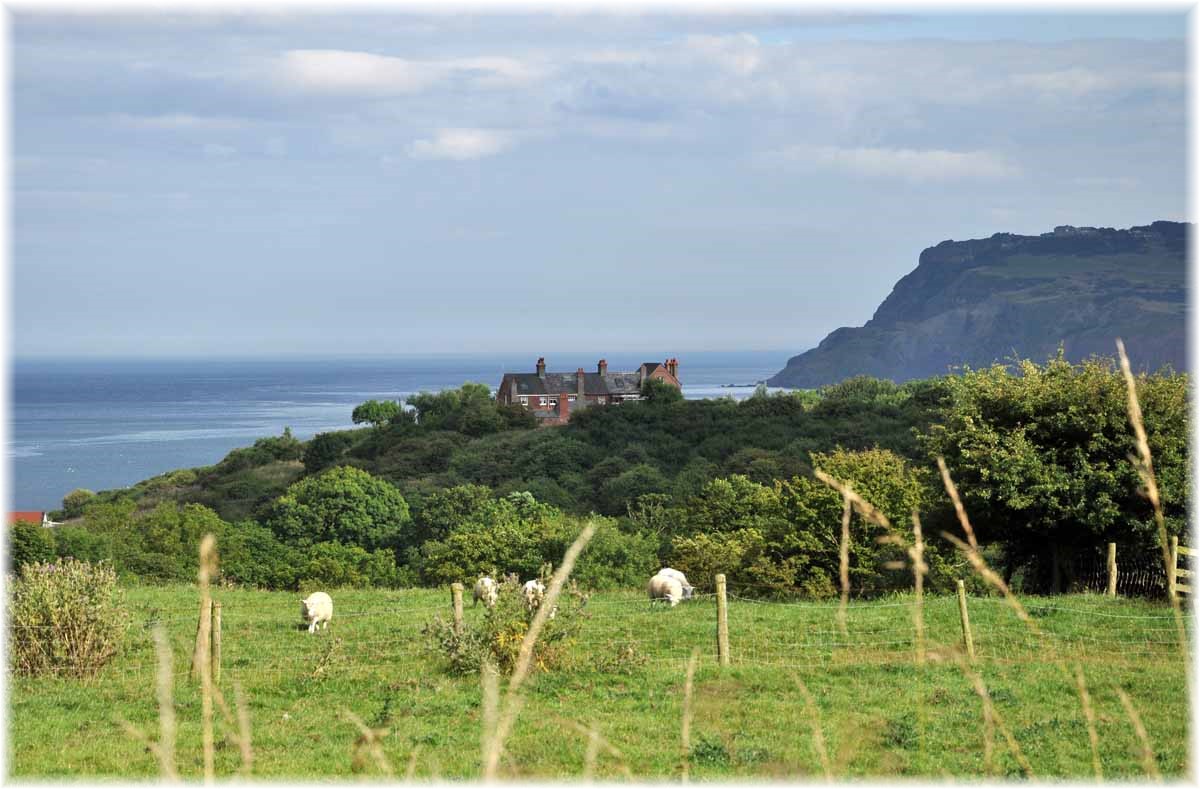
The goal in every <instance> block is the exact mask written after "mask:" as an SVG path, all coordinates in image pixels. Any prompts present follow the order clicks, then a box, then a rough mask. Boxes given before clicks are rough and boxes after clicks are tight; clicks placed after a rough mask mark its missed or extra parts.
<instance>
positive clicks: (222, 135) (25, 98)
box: [11, 10, 1186, 358]
mask: <svg viewBox="0 0 1200 789" xmlns="http://www.w3.org/2000/svg"><path fill="white" fill-rule="evenodd" d="M11 29H12V41H11V47H12V55H13V67H12V75H13V90H12V112H13V137H12V148H13V163H12V165H13V166H12V174H13V223H12V229H13V255H12V262H13V272H12V273H13V276H12V289H11V295H12V298H13V302H14V308H13V335H12V337H13V345H14V349H15V352H16V353H17V355H18V356H25V355H40V354H49V355H102V354H114V355H212V354H218V355H220V354H236V355H272V354H296V353H308V354H321V355H328V354H337V353H351V352H353V353H364V354H390V353H396V354H402V353H440V352H455V351H457V352H468V353H478V352H485V353H487V352H500V351H505V352H510V351H511V352H527V351H528V352H545V353H552V352H556V351H557V352H561V351H572V350H577V349H588V350H597V351H605V350H607V351H608V352H612V353H615V352H618V351H634V350H643V349H644V350H647V351H650V350H653V351H654V352H655V353H656V354H658V355H661V354H662V353H664V352H672V353H678V352H685V351H688V350H738V349H781V350H787V351H794V352H799V351H802V350H805V349H807V348H809V347H811V346H813V345H814V344H816V343H817V342H818V341H819V340H820V339H821V338H822V337H823V336H824V335H825V334H827V333H828V332H829V331H831V330H833V329H835V328H837V327H839V326H846V325H861V324H862V323H864V322H865V321H866V320H868V319H869V318H870V317H871V314H872V312H873V311H874V308H875V307H876V306H877V305H878V304H879V302H880V301H882V300H883V298H884V297H885V296H886V295H887V294H888V292H889V291H890V290H891V287H892V285H893V284H894V283H895V281H896V280H897V279H899V278H900V277H901V276H903V275H904V274H906V273H907V272H909V271H910V270H912V269H913V268H914V267H915V266H916V263H917V256H918V255H919V253H920V251H921V250H922V249H923V248H925V247H928V246H932V245H934V244H936V243H938V242H939V241H942V240H944V239H948V238H953V239H964V238H972V237H980V236H988V235H991V234H992V233H995V232H1001V231H1003V232H1017V233H1039V232H1044V231H1048V230H1050V229H1051V228H1052V227H1053V226H1055V225H1060V224H1076V225H1103V226H1116V227H1127V226H1130V225H1133V224H1146V223H1149V222H1151V221H1153V220H1156V219H1174V220H1182V219H1184V213H1185V198H1186V173H1185V163H1186V137H1185V135H1186V129H1185V120H1186V118H1185V101H1184V99H1185V94H1186V85H1185V78H1186V47H1185V34H1186V17H1185V15H1184V14H1183V13H1170V14H1167V13H1157V14H1146V15H1121V14H1115V13H1112V12H1106V13H1104V14H1091V15H1088V14H1078V13H1075V14H1062V13H1059V14H1052V15H1043V16H1031V15H1028V14H1026V15H1017V14H992V15H979V14H976V15H969V16H967V15H959V16H952V15H946V14H940V15H938V14H929V13H914V14H904V13H895V12H892V13H888V14H854V15H835V14H812V13H808V14H805V13H791V14H789V13H783V12H779V11H775V12H771V13H762V14H743V15H724V16H714V15H707V16H699V15H697V16H686V15H682V14H678V13H660V14H637V13H631V12H625V13H622V14H620V15H611V16H599V15H590V16H588V15H583V14H581V13H560V14H550V13H540V14H533V13H527V14H490V15H479V14H477V15H424V16H423V15H419V14H414V13H402V12H401V11H399V10H398V11H396V12H394V13H384V12H377V13H373V14H369V15H368V14H356V15H350V14H340V15H328V14H326V15H320V14H315V13H300V12H298V11H290V12H273V13H266V12H264V11H257V12H254V13H247V14H236V15H235V14H223V15H215V14H214V15H191V16H189V15H180V14H164V13H143V14H140V15H137V16H124V17H122V16H115V15H111V14H109V15H102V16H85V15H80V14H74V15H70V16H63V15H51V14H31V13H20V14H15V15H14V16H13V21H12V25H11ZM655 358H657V357H655Z"/></svg>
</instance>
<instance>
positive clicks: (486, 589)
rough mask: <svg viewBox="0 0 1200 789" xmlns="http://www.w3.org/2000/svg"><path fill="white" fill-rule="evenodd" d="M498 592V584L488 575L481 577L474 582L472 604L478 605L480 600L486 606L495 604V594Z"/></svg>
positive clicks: (489, 606)
mask: <svg viewBox="0 0 1200 789" xmlns="http://www.w3.org/2000/svg"><path fill="white" fill-rule="evenodd" d="M498 592H499V586H497V585H496V582H495V581H493V580H492V579H491V578H490V577H488V576H486V575H485V576H483V577H481V578H480V579H479V580H478V581H476V582H475V593H474V594H475V602H474V603H472V605H479V601H480V600H482V601H483V604H484V605H485V606H487V607H488V608H491V607H493V606H494V605H496V595H497V593H498Z"/></svg>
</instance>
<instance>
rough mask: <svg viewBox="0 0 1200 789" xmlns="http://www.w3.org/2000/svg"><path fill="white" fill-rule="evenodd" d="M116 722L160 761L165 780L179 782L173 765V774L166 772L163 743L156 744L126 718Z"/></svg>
mask: <svg viewBox="0 0 1200 789" xmlns="http://www.w3.org/2000/svg"><path fill="white" fill-rule="evenodd" d="M115 720H116V722H117V724H118V725H120V727H121V728H122V729H124V730H125V733H126V734H128V735H129V736H130V737H132V738H133V739H135V740H137V741H138V742H140V743H141V744H142V745H144V746H145V747H146V750H148V751H150V753H152V754H154V755H155V757H156V758H157V759H158V763H159V769H160V770H161V771H162V777H163V778H164V779H167V780H170V781H178V780H179V774H178V773H176V772H175V771H174V766H173V765H172V770H171V772H169V773H168V772H166V768H165V763H166V761H167V760H166V759H165V758H164V757H165V753H164V751H163V748H162V744H161V743H157V742H154V741H153V740H151V739H150V738H149V737H147V736H146V735H145V733H144V732H142V730H141V729H139V728H138V727H137V726H134V725H133V724H132V723H130V722H129V721H127V720H126V719H125V718H123V717H121V716H120V715H118V716H117V717H116V718H115Z"/></svg>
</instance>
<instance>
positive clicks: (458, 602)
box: [450, 583, 463, 634]
mask: <svg viewBox="0 0 1200 789" xmlns="http://www.w3.org/2000/svg"><path fill="white" fill-rule="evenodd" d="M462 596H463V585H462V584H460V583H452V584H450V599H451V601H452V602H453V603H454V632H455V633H459V634H461V633H462V631H463V602H462Z"/></svg>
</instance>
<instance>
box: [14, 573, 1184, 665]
mask: <svg viewBox="0 0 1200 789" xmlns="http://www.w3.org/2000/svg"><path fill="white" fill-rule="evenodd" d="M418 594H419V596H418V597H416V598H415V599H405V598H404V596H403V595H396V594H391V595H388V597H389V598H390V599H388V600H387V601H386V604H376V603H371V604H361V603H360V604H358V605H352V606H345V605H343V606H342V607H340V608H338V609H336V610H335V615H334V619H333V621H332V623H330V625H329V626H328V628H327V629H322V630H319V631H318V632H317V633H314V634H309V633H307V632H304V631H305V630H306V629H307V627H306V626H305V625H304V624H302V623H301V622H300V621H299V617H298V607H297V608H296V609H293V608H292V607H291V606H289V607H288V610H284V609H283V607H282V606H279V607H278V608H275V607H271V608H266V607H263V606H261V605H254V604H251V603H250V601H249V599H248V598H243V600H244V602H246V603H247V604H246V605H238V604H237V603H236V602H234V600H231V599H229V598H227V599H226V600H225V602H224V607H223V616H222V637H223V641H222V643H223V646H222V649H223V654H222V660H221V663H222V671H223V674H224V676H226V677H229V678H233V679H237V680H238V681H240V682H243V683H245V684H247V685H254V684H261V683H264V682H274V683H279V682H289V681H290V682H299V683H304V682H308V681H314V680H324V679H329V678H334V677H336V678H339V679H341V680H346V681H351V682H353V681H360V680H363V681H378V679H379V678H380V677H382V676H386V675H387V674H388V671H389V667H391V666H395V665H396V664H397V663H398V662H400V661H413V660H421V659H427V658H428V657H429V656H430V655H432V656H433V658H434V659H435V660H436V659H437V657H438V655H437V653H436V652H435V651H434V650H433V648H432V646H431V642H430V641H429V640H428V639H427V638H426V637H425V635H424V634H423V629H424V628H425V626H426V624H427V623H429V622H430V621H431V620H432V619H433V618H434V617H435V616H440V617H441V618H443V619H447V620H448V619H450V618H451V605H450V599H449V595H446V596H445V598H444V599H442V600H440V601H439V599H438V598H436V597H434V596H432V595H429V594H428V593H418ZM359 597H360V598H361V597H362V596H361V595H360V596H359ZM716 597H717V595H715V594H711V593H710V594H697V595H696V596H695V597H694V598H693V599H691V600H688V601H684V602H683V603H681V604H680V605H678V606H677V607H674V608H672V607H670V606H667V605H665V604H663V603H661V602H656V603H651V602H650V601H648V600H647V599H646V598H645V597H643V596H640V595H635V594H631V593H615V594H609V595H604V594H601V595H596V596H593V597H592V598H590V599H589V600H588V601H587V603H586V605H585V606H584V609H583V614H582V617H581V621H580V622H579V624H578V631H577V633H576V634H575V635H574V637H573V639H572V643H573V648H572V654H574V655H576V656H577V658H578V660H577V663H576V664H577V666H579V667H581V668H584V669H595V668H596V667H597V666H606V665H607V666H611V665H613V661H614V660H616V661H617V662H618V663H619V662H620V659H621V658H622V656H624V658H627V659H628V660H629V662H630V663H631V664H632V665H637V666H647V667H652V668H653V667H661V666H681V665H683V664H684V663H685V662H686V661H687V660H688V658H689V657H690V655H691V654H692V651H693V649H695V648H697V647H699V648H700V649H701V652H702V654H704V655H708V656H710V658H712V659H714V660H715V658H716V614H715V611H716V608H717V606H716ZM914 603H915V601H914V598H913V597H912V596H911V595H910V596H906V597H895V598H885V599H881V600H875V601H870V602H850V603H849V604H847V605H846V606H845V609H844V611H845V627H842V625H841V624H840V620H839V611H840V610H841V607H840V606H839V604H838V602H837V601H811V600H810V601H787V600H770V599H763V598H761V597H747V596H743V595H740V594H730V595H728V598H727V604H728V622H729V640H730V662H731V664H732V665H733V666H735V667H737V666H741V667H754V666H761V667H772V668H774V667H779V668H790V669H803V668H809V667H812V666H839V665H865V664H885V663H897V664H899V663H911V662H913V661H914V659H915V657H916V650H917V648H918V647H917V640H916V630H915V626H914V622H913V613H914ZM1025 606H1026V609H1027V611H1028V612H1029V614H1030V616H1031V617H1032V618H1033V620H1034V621H1035V623H1036V625H1037V628H1036V632H1035V630H1033V629H1031V628H1029V627H1028V626H1027V625H1025V624H1024V623H1022V622H1021V621H1019V620H1018V619H1017V618H1016V617H1015V616H1014V614H1013V612H1012V611H1011V610H1010V609H1009V607H1008V604H1007V603H1006V602H1005V601H1004V600H1002V599H1000V598H997V597H991V596H979V597H971V598H969V609H970V617H971V623H972V631H973V640H974V647H975V652H976V654H977V656H978V658H979V659H981V660H990V661H996V662H1028V661H1039V662H1053V661H1059V660H1084V661H1103V662H1108V663H1130V662H1136V661H1140V660H1147V659H1152V660H1172V659H1176V658H1177V657H1178V655H1179V651H1178V649H1179V645H1178V642H1177V631H1176V629H1175V620H1174V616H1173V613H1172V611H1171V609H1170V608H1169V607H1167V606H1165V605H1163V604H1154V603H1151V602H1148V601H1137V600H1121V599H1119V598H1118V599H1114V598H1111V597H1105V596H1092V595H1080V596H1077V597H1073V598H1070V600H1069V602H1066V601H1063V600H1060V599H1059V598H1027V599H1026V600H1025ZM483 615H484V608H483V606H478V607H471V606H468V607H467V608H466V610H465V612H464V616H465V620H466V622H467V624H468V626H470V625H471V624H473V623H476V622H478V621H479V619H480V618H482V617H483ZM922 619H923V623H924V627H925V645H926V648H927V649H932V648H934V647H941V648H956V647H958V646H959V645H960V644H961V643H962V641H963V633H962V629H961V628H962V624H961V621H960V618H959V614H958V604H957V600H956V599H955V598H954V597H948V596H931V597H928V598H927V599H926V600H925V603H924V606H923V611H922ZM197 620H198V607H197V608H191V609H188V608H184V607H176V606H172V607H170V608H163V607H153V606H150V607H147V608H143V609H141V610H139V611H136V612H135V617H134V620H133V623H132V626H131V629H130V633H129V635H128V637H127V639H126V643H125V646H124V647H123V650H122V653H121V654H120V655H119V656H118V658H117V659H116V660H114V661H113V662H112V663H111V664H110V665H109V666H108V667H106V668H105V669H104V670H103V671H102V673H101V675H100V676H101V677H103V678H105V679H121V678H124V679H128V680H130V681H139V682H143V681H149V680H150V678H152V677H153V674H154V671H155V669H156V665H157V660H156V658H155V652H154V647H153V643H152V639H151V631H152V629H153V628H155V627H156V626H161V627H164V628H165V629H166V631H167V633H168V635H169V638H170V641H171V644H172V649H173V652H174V656H175V658H174V666H175V674H176V676H177V678H180V679H181V678H183V677H185V676H186V675H187V674H188V673H189V672H190V664H191V656H192V650H193V646H194V643H195V637H196V625H197ZM1193 621H1194V620H1193V617H1192V615H1191V613H1190V612H1189V613H1188V615H1187V616H1186V625H1187V628H1188V629H1189V631H1190V629H1191V628H1192V625H1193ZM14 630H16V629H14ZM64 663H65V659H64Z"/></svg>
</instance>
